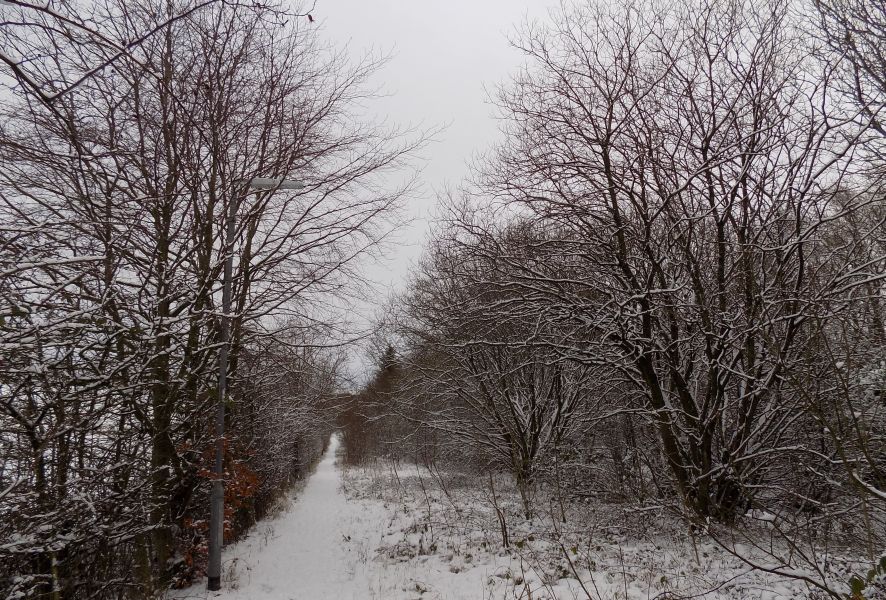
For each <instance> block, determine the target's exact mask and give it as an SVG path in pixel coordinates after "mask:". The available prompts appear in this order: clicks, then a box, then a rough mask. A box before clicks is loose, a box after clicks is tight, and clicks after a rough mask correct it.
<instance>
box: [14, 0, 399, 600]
mask: <svg viewBox="0 0 886 600" xmlns="http://www.w3.org/2000/svg"><path fill="white" fill-rule="evenodd" d="M194 8H195V7H192V6H190V5H187V4H180V3H175V2H165V1H164V2H153V1H150V0H140V1H137V2H131V1H129V0H127V1H125V2H124V1H123V0H108V1H106V2H97V3H89V4H86V3H84V4H74V3H62V5H60V6H57V7H50V8H48V9H46V10H35V9H34V8H33V7H32V6H30V5H27V4H23V5H21V6H14V5H9V6H3V7H0V10H2V11H3V12H2V14H3V19H4V23H3V28H2V29H0V34H2V36H3V37H2V41H3V43H4V46H3V47H4V49H12V50H14V51H15V53H14V54H15V57H16V58H17V59H19V62H18V63H17V64H18V65H19V67H20V70H19V71H16V75H17V76H18V77H19V81H18V82H13V84H12V85H9V86H5V87H4V89H3V91H2V94H3V98H4V99H3V104H2V109H0V113H2V114H0V165H2V166H0V274H2V275H0V595H2V596H3V597H9V598H57V599H61V598H141V597H153V596H156V595H157V594H160V593H162V592H163V591H164V590H165V589H167V588H168V587H169V586H170V585H174V586H180V585H185V584H187V583H188V582H189V581H191V580H192V579H193V578H195V577H197V576H199V575H201V574H202V572H203V569H204V568H205V559H206V544H207V539H206V538H207V532H208V526H207V519H208V506H209V501H208V494H209V486H210V481H211V473H210V470H211V468H212V464H213V462H212V449H213V445H214V441H215V438H214V428H213V421H212V416H213V406H214V405H215V403H216V402H217V395H218V366H217V365H218V354H219V350H220V346H221V341H220V319H221V317H222V311H221V296H222V294H221V288H222V278H223V265H224V262H225V257H226V256H228V255H229V254H231V253H232V254H233V256H234V269H233V277H232V281H233V294H232V312H231V316H232V318H231V342H230V353H229V361H230V364H229V369H228V373H229V385H228V389H229V394H228V396H227V398H225V404H226V409H227V410H226V422H227V434H226V436H225V459H224V464H225V486H226V487H225V489H226V497H225V506H226V515H225V517H226V524H225V531H226V538H227V541H231V540H232V539H234V538H235V537H236V536H237V535H239V534H240V533H241V532H242V531H244V529H245V528H246V527H247V526H248V525H250V524H251V523H252V522H254V521H255V520H256V519H258V518H261V517H262V515H263V514H265V513H266V512H267V511H268V510H269V508H270V507H271V505H272V504H273V502H274V501H275V499H276V498H278V497H279V495H280V494H281V493H282V492H283V491H284V490H285V489H286V488H287V486H288V485H290V483H291V482H292V481H293V480H294V479H297V478H299V477H301V476H302V475H303V474H304V473H305V471H306V469H307V468H308V467H309V466H310V465H311V464H312V463H313V462H314V461H315V460H316V459H317V457H318V456H319V455H320V453H321V450H322V448H321V445H322V443H323V442H322V440H325V439H327V438H328V433H329V432H330V431H331V427H332V426H333V424H332V417H331V412H330V406H331V403H332V402H333V400H332V399H333V398H334V395H335V394H336V393H337V392H336V390H337V387H338V385H339V379H340V368H339V365H340V362H341V357H340V356H339V353H338V352H333V351H331V350H327V349H324V348H325V347H328V346H329V345H330V340H331V339H335V340H336V341H337V340H338V339H339V338H340V334H339V333H337V332H338V331H339V329H340V327H339V326H340V322H341V315H340V314H339V312H338V311H336V310H334V309H333V308H330V307H335V306H344V304H345V302H344V300H346V299H347V297H348V295H349V294H353V293H354V291H355V289H356V288H355V287H354V284H355V283H358V282H359V281H360V277H359V273H358V272H357V269H356V261H358V260H359V259H360V257H361V256H362V255H364V254H365V253H366V252H368V251H370V250H371V249H372V248H373V247H374V246H375V245H376V243H377V242H378V241H379V240H380V239H381V238H382V237H384V235H385V234H386V233H387V232H388V231H389V229H390V227H391V226H392V225H393V221H392V217H393V216H394V212H393V211H394V210H395V209H396V207H397V205H398V202H399V200H400V198H401V196H402V193H403V190H396V191H394V192H392V193H387V192H384V191H381V190H382V186H380V185H378V184H379V177H380V176H381V175H382V174H383V173H384V172H385V171H386V170H388V169H393V168H397V167H398V165H399V164H400V158H401V157H402V156H403V155H404V153H406V152H409V151H410V150H412V149H414V144H412V143H411V142H407V141H404V140H402V139H400V137H399V135H398V134H397V132H394V131H392V130H390V129H388V128H385V129H382V128H376V127H374V126H373V125H372V124H367V123H364V122H359V121H357V120H355V119H353V118H352V116H353V113H354V111H355V110H357V108H356V105H355V102H360V103H362V102H364V101H365V99H366V98H367V97H368V96H369V95H371V93H370V92H369V91H368V90H367V88H366V85H365V84H366V81H367V78H368V77H369V76H370V75H371V74H372V73H373V72H374V71H375V69H376V67H377V66H378V64H379V63H378V61H376V60H375V59H373V58H372V57H367V58H366V59H364V60H363V61H360V62H356V63H354V62H349V61H347V60H346V59H345V57H344V55H342V54H341V53H339V52H337V51H335V50H334V49H332V48H329V47H326V46H324V45H323V44H322V43H321V42H320V41H319V39H318V37H317V35H316V33H315V32H314V31H313V30H311V29H309V28H306V26H307V19H306V18H304V16H298V15H296V14H294V13H290V12H287V11H288V10H289V9H287V8H284V7H281V6H273V5H270V4H261V3H249V4H248V5H240V4H237V3H223V2H209V3H205V4H204V5H203V6H201V7H199V8H198V9H196V10H195V9H194ZM161 17H163V18H164V19H165V20H166V22H167V25H166V26H164V27H157V26H156V23H157V19H159V18H161ZM64 19H68V21H65V20H64ZM74 23H86V24H89V25H90V27H92V28H93V29H92V31H93V33H94V32H95V31H98V32H101V36H102V37H100V38H97V36H96V35H93V36H92V37H89V36H87V35H85V34H83V30H81V29H77V28H76V27H74V26H73V25H72V24H74ZM145 32H149V33H151V32H153V33H152V34H151V35H147V36H145V35H144V33H145ZM96 39H98V40H99V41H96ZM109 40H123V41H127V42H128V41H132V40H138V42H137V43H135V42H133V43H132V44H130V45H129V46H128V47H127V50H126V52H123V53H121V52H119V49H118V47H117V46H115V45H114V44H113V43H112V42H111V41H109ZM121 43H122V42H121ZM4 52H6V50H4ZM4 56H5V57H7V58H8V57H10V56H13V55H12V54H4ZM10 60H11V59H10ZM102 65H104V67H103V68H95V67H96V66H102ZM22 73H25V75H22ZM25 79H27V80H28V81H36V82H46V84H45V85H46V86H47V87H46V90H45V91H46V92H47V94H49V92H52V91H53V90H56V89H58V90H62V89H64V90H67V91H66V93H65V94H63V95H59V96H57V97H55V99H54V100H52V101H51V102H47V101H45V97H42V96H41V95H38V94H34V93H32V90H31V89H30V88H29V86H28V85H24V83H27V81H24V80H25ZM7 81H8V80H7ZM23 82H24V83H23ZM44 96H45V95H44ZM361 110H362V109H361ZM254 177H265V178H268V177H271V178H281V177H286V178H292V179H297V180H300V181H302V182H303V183H304V187H303V188H302V189H300V190H297V191H292V190H263V191H262V190H258V191H256V190H251V189H249V188H248V186H247V182H249V181H250V180H251V179H252V178H254ZM228 215H231V216H233V218H234V219H235V224H236V229H235V235H234V237H233V239H228V240H227V242H225V241H224V240H225V237H224V229H225V225H226V223H227V219H229V218H230V216H228ZM321 307H322V308H321Z"/></svg>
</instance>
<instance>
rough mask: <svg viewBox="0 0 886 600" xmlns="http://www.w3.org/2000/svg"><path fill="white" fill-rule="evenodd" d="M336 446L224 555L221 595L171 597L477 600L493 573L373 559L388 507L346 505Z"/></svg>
mask: <svg viewBox="0 0 886 600" xmlns="http://www.w3.org/2000/svg"><path fill="white" fill-rule="evenodd" d="M338 444H339V441H338V438H337V437H333V439H332V441H331V443H330V445H329V449H328V451H327V452H326V455H325V456H324V457H323V459H322V461H321V462H320V464H319V465H318V467H317V470H316V472H315V473H314V474H313V475H312V476H311V478H310V479H309V480H308V483H307V485H306V486H305V488H304V490H303V491H302V492H300V493H299V494H298V496H297V497H296V498H293V499H292V501H291V507H290V508H289V509H288V510H286V511H285V512H283V513H282V514H280V515H278V516H276V517H274V518H272V519H269V520H267V521H265V522H263V523H261V524H259V525H258V526H256V528H255V529H254V530H253V531H252V532H251V533H250V534H249V535H248V536H247V537H246V538H245V539H244V540H243V541H241V542H239V543H237V544H234V545H232V546H229V547H227V548H226V549H225V551H224V554H223V558H222V564H223V581H224V582H223V589H222V590H221V591H220V592H208V591H206V583H205V580H204V581H202V582H200V583H198V584H197V585H195V586H193V587H191V588H189V589H186V590H179V591H177V592H174V593H173V594H171V596H170V597H171V598H176V599H184V598H191V599H196V598H206V599H210V598H218V599H220V600H259V599H267V600H302V599H304V600H308V599H310V600H323V599H326V598H329V599H336V600H350V599H353V600H370V599H376V598H377V599H392V600H396V599H401V598H404V599H405V598H408V599H416V598H425V599H427V598H439V599H440V600H443V599H449V598H451V599H453V600H454V599H461V598H471V599H474V598H484V597H486V596H485V593H486V591H487V588H488V586H487V585H486V580H487V579H488V577H490V576H492V575H493V571H494V566H493V565H489V566H487V567H486V568H485V569H483V570H481V571H478V572H476V573H473V574H472V575H471V576H468V577H466V576H463V575H460V574H459V573H454V572H452V567H451V565H450V564H449V563H448V561H442V560H440V559H437V560H431V557H429V556H421V557H417V558H416V559H415V560H407V561H399V560H388V559H386V558H385V557H384V556H383V555H378V554H377V552H376V551H377V549H378V548H379V547H380V546H381V545H382V537H383V534H384V533H385V532H387V531H388V528H389V526H390V525H391V524H392V522H393V520H392V507H391V506H390V505H388V504H385V503H384V502H382V501H377V500H370V499H366V498H363V499H359V500H356V499H352V500H349V499H348V498H347V497H346V496H345V494H344V491H343V489H342V480H341V471H340V470H339V469H338V468H337V466H336V464H335V457H336V449H337V447H338Z"/></svg>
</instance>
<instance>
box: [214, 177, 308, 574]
mask: <svg viewBox="0 0 886 600" xmlns="http://www.w3.org/2000/svg"><path fill="white" fill-rule="evenodd" d="M244 183H246V186H245V190H244V192H243V195H245V194H246V193H248V191H249V190H250V189H253V190H266V191H274V190H297V189H301V188H303V187H305V184H304V183H302V182H301V181H293V180H290V179H269V178H265V177H255V178H253V179H250V180H249V181H247V182H244ZM239 203H240V197H239V195H236V196H234V198H232V199H231V202H230V203H229V206H228V214H227V215H226V216H225V237H224V239H223V240H222V248H223V249H224V251H225V252H226V254H227V256H226V257H225V272H224V279H223V284H222V318H221V331H220V334H221V347H220V348H219V352H218V400H217V403H216V412H215V464H214V466H213V469H212V476H213V477H212V494H211V496H210V504H209V507H210V510H209V573H208V575H209V581H208V583H207V586H206V588H207V589H208V590H209V591H213V592H214V591H217V590H220V589H221V549H222V545H223V544H224V531H225V517H224V512H225V487H224V457H225V393H226V390H227V383H228V350H229V347H230V345H231V279H232V277H233V271H234V246H233V245H234V237H235V236H236V235H237V206H238V205H239Z"/></svg>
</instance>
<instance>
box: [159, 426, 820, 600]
mask: <svg viewBox="0 0 886 600" xmlns="http://www.w3.org/2000/svg"><path fill="white" fill-rule="evenodd" d="M337 447H338V439H337V438H333V440H332V443H331V444H330V447H329V450H328V452H327V453H326V455H325V456H324V458H323V460H322V461H321V462H320V464H319V466H318V468H317V471H316V473H315V474H314V475H313V476H312V477H311V478H310V479H309V480H308V482H307V485H306V486H305V487H304V489H303V490H302V491H300V492H294V493H293V496H292V497H291V498H290V499H289V500H288V506H286V507H284V509H283V510H282V511H281V512H280V513H279V514H278V515H277V516H276V517H274V518H271V519H269V520H267V521H265V522H263V523H261V524H259V525H258V526H257V527H256V528H255V529H254V530H253V531H252V532H251V533H250V535H249V536H248V537H247V538H246V539H245V540H243V541H242V542H240V543H238V544H235V545H233V546H231V547H229V548H227V549H226V550H225V553H224V556H223V565H224V573H223V579H224V584H223V585H224V589H223V590H222V591H221V592H213V593H210V592H207V591H206V590H205V582H201V583H200V584H198V585H196V586H194V587H192V588H190V589H188V590H180V591H178V592H176V593H175V594H174V595H173V596H171V597H172V598H177V599H181V598H192V599H193V598H201V599H210V598H219V599H221V600H261V599H268V600H308V599H311V600H324V599H336V600H339V599H341V600H350V599H353V600H371V599H386V600H387V599H390V600H401V599H409V600H419V599H423V600H468V599H471V600H474V599H483V600H485V599H490V600H492V599H514V600H516V599H526V600H542V599H545V598H548V599H552V598H557V599H573V598H593V599H595V600H596V599H600V600H618V599H629V600H635V599H636V600H639V599H644V600H650V599H654V598H658V599H661V600H664V599H666V598H667V599H674V598H685V597H702V598H706V599H709V600H722V599H727V598H728V599H745V598H747V599H761V600H764V599H765V600H787V599H791V598H823V596H822V595H821V594H820V593H817V592H815V591H812V590H810V589H809V588H808V587H807V586H806V585H805V584H802V583H801V582H798V581H796V580H791V579H786V578H784V577H779V576H776V575H770V574H766V573H760V572H754V571H751V570H749V569H748V568H747V567H746V566H745V565H744V564H743V563H741V561H739V560H738V559H736V558H735V557H733V556H732V555H730V554H728V553H727V552H725V551H723V550H722V548H719V547H718V546H716V545H715V544H713V543H712V542H710V541H705V540H702V539H697V540H691V539H689V538H688V536H683V537H682V538H681V537H680V535H679V533H678V532H677V531H676V530H675V531H665V530H662V529H661V528H660V527H658V526H657V525H656V526H652V525H651V524H652V523H653V522H654V521H655V520H654V519H653V518H652V517H646V516H644V515H642V514H640V515H635V517H633V518H631V517H625V516H624V515H621V516H620V517H619V518H618V519H611V518H610V517H612V516H613V515H612V514H611V513H609V514H608V516H603V517H602V518H601V516H600V515H601V514H603V515H606V514H607V513H605V512H603V513H598V512H595V511H594V510H588V509H587V507H584V508H583V509H582V510H580V511H577V513H576V514H582V515H590V517H589V518H586V519H585V520H580V519H578V518H575V519H573V518H572V517H570V519H569V522H570V523H571V526H570V529H569V530H566V528H565V527H561V526H558V525H556V524H555V523H554V521H550V522H549V523H545V522H544V519H536V520H535V521H534V522H532V521H526V520H525V519H522V518H521V517H520V516H519V513H520V511H519V506H518V503H517V502H516V497H515V495H514V493H513V490H511V491H509V490H508V489H507V484H506V482H504V483H501V484H495V485H497V486H499V487H498V491H497V496H496V499H495V504H497V505H498V506H499V507H500V509H501V511H502V514H503V515H504V516H505V517H506V518H505V520H506V527H507V530H508V535H509V538H510V539H509V548H507V549H505V548H503V547H502V539H501V537H502V535H501V534H502V529H501V521H500V520H499V519H498V515H497V514H496V512H495V511H494V509H493V508H492V506H493V503H492V502H491V500H492V498H491V497H490V491H489V489H487V487H486V484H485V483H484V482H479V481H476V480H473V479H471V478H466V477H461V478H459V477H456V476H452V477H445V476H443V475H441V474H440V473H432V472H429V471H428V470H427V469H424V468H419V467H416V466H413V465H410V466H408V467H404V466H401V467H399V468H398V467H395V466H394V465H391V464H387V465H377V466H375V467H373V468H360V469H353V468H352V469H346V470H345V471H344V472H343V471H342V469H341V468H339V467H338V466H337V465H336V462H335V457H336V450H337ZM551 512H552V513H553V512H556V511H555V510H553V507H552V511H551ZM595 515H596V516H595ZM616 520H617V521H618V522H619V523H621V524H622V525H620V526H613V525H612V523H613V522H615V521H616Z"/></svg>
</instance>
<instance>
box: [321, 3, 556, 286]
mask: <svg viewBox="0 0 886 600" xmlns="http://www.w3.org/2000/svg"><path fill="white" fill-rule="evenodd" d="M552 4H553V2H549V1H548V0H317V4H316V7H315V8H314V11H313V16H314V17H315V19H316V20H317V24H318V25H319V26H320V28H321V31H322V35H323V36H324V37H326V38H328V39H329V40H331V41H332V42H333V43H335V44H336V45H344V44H349V45H350V48H351V51H352V52H354V53H356V54H360V53H362V52H364V51H365V50H367V49H375V50H378V51H381V52H383V53H391V54H392V58H391V60H390V62H389V63H388V64H387V65H386V66H385V68H384V69H383V70H382V71H381V72H380V73H378V76H377V77H376V80H375V82H374V83H375V84H377V85H379V86H380V87H381V88H382V89H383V91H384V92H386V93H387V94H389V96H388V97H385V98H382V99H379V100H378V101H377V102H375V103H374V104H373V109H374V110H376V111H378V113H377V114H378V115H379V116H380V117H387V118H389V120H390V121H391V122H393V123H398V124H404V125H409V124H412V125H421V124H423V125H425V126H436V125H442V124H446V125H448V127H447V129H446V130H444V131H443V132H442V133H440V134H439V135H437V136H436V137H435V139H436V140H437V141H436V142H435V143H433V144H431V145H429V146H428V148H427V149H426V150H425V152H424V156H425V158H426V159H427V164H426V165H425V167H424V169H423V173H422V182H423V185H422V189H420V190H419V193H418V197H416V198H413V199H412V200H411V201H410V206H409V213H410V216H412V217H413V218H415V219H416V221H415V222H414V224H413V225H412V226H411V227H409V228H407V229H406V230H405V231H403V232H402V233H401V236H400V237H401V239H402V240H403V242H404V243H403V244H402V245H400V246H399V247H398V248H396V249H392V251H391V257H390V259H389V260H388V261H387V262H386V264H385V265H384V266H383V267H381V268H376V269H373V271H375V272H376V273H377V276H376V279H379V280H381V281H382V282H383V283H384V287H387V288H389V289H393V290H399V289H400V286H401V285H402V282H403V280H404V278H405V276H406V273H407V271H408V268H409V265H410V263H411V262H413V261H414V260H415V259H416V258H417V257H418V256H419V255H420V253H421V247H420V246H421V243H422V241H423V240H424V238H425V234H426V231H427V228H428V225H429V218H430V217H431V216H432V215H433V211H434V205H435V194H436V192H439V191H441V190H442V189H443V188H444V187H445V186H446V185H450V186H452V187H455V186H457V185H458V184H459V182H460V181H461V180H462V179H463V178H464V176H465V175H466V174H467V167H466V163H467V162H468V161H469V160H470V159H471V157H472V156H473V155H474V154H475V153H477V152H481V151H483V150H484V149H486V148H488V147H489V145H490V143H492V142H493V141H494V140H495V139H496V137H497V124H496V122H495V121H494V119H493V118H492V107H491V106H490V105H489V104H488V103H487V98H488V94H487V92H486V91H485V89H484V86H486V88H487V89H490V90H491V89H493V87H494V86H495V85H496V84H497V83H500V82H502V81H505V80H506V79H507V77H508V75H509V74H510V73H512V72H513V71H514V70H516V69H517V68H518V67H519V65H520V64H521V63H522V57H521V56H520V53H519V52H518V51H516V50H515V49H513V48H512V47H511V46H510V45H509V43H508V38H509V37H510V36H512V35H513V33H514V32H515V28H516V27H518V26H519V25H520V24H522V23H523V22H524V21H525V20H526V19H527V18H528V19H534V18H542V17H544V16H546V14H547V10H548V9H547V7H548V6H550V5H552Z"/></svg>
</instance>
